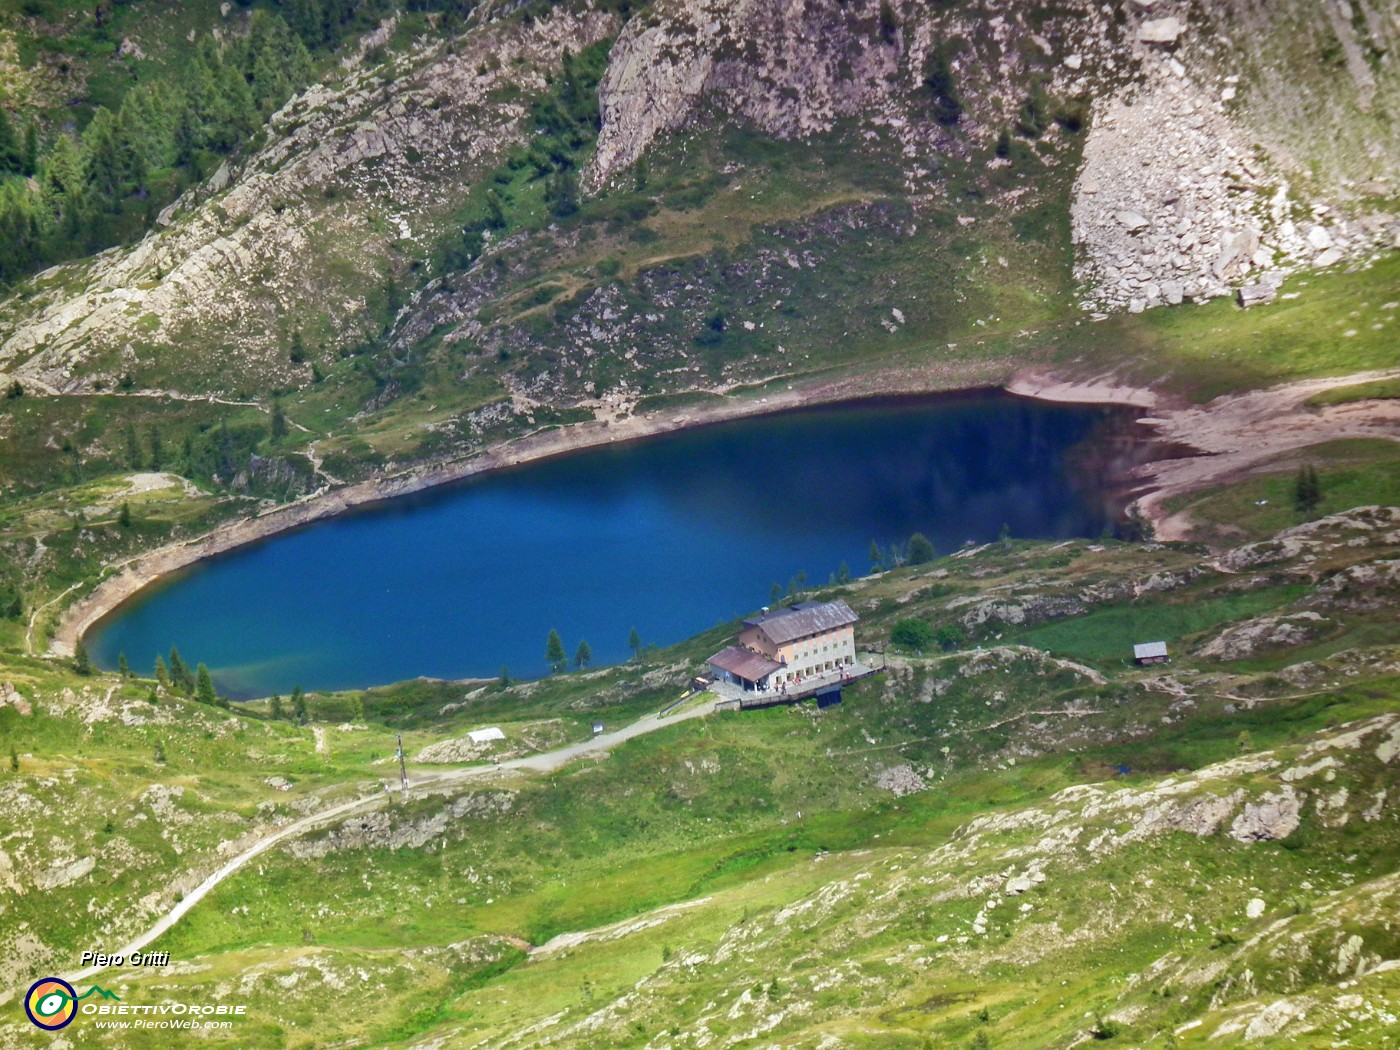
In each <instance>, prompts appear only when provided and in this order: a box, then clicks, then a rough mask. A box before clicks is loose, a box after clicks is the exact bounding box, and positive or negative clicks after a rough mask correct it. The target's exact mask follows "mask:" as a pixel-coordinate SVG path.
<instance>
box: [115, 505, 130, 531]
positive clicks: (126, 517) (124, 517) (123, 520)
mask: <svg viewBox="0 0 1400 1050" xmlns="http://www.w3.org/2000/svg"><path fill="white" fill-rule="evenodd" d="M117 524H118V525H120V526H121V527H122V528H124V529H129V528H131V504H130V503H127V502H126V501H125V500H122V508H121V510H120V511H118V512H117Z"/></svg>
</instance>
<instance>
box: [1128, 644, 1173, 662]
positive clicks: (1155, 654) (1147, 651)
mask: <svg viewBox="0 0 1400 1050" xmlns="http://www.w3.org/2000/svg"><path fill="white" fill-rule="evenodd" d="M1133 661H1134V662H1135V663H1136V664H1137V665H1138V666H1139V667H1147V666H1148V665H1149V664H1164V663H1166V662H1167V643H1166V642H1143V643H1141V644H1139V645H1135V646H1133Z"/></svg>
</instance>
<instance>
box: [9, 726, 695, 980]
mask: <svg viewBox="0 0 1400 1050" xmlns="http://www.w3.org/2000/svg"><path fill="white" fill-rule="evenodd" d="M710 711H711V707H710V706H709V705H703V706H700V707H695V708H692V709H690V710H688V711H682V712H680V713H678V714H674V715H671V716H669V717H666V718H662V717H661V716H659V715H646V716H644V717H643V718H639V719H638V720H637V721H635V722H633V723H631V724H630V725H627V726H624V727H623V728H621V729H618V730H615V731H613V732H611V733H600V734H599V735H597V736H595V737H590V738H589V739H587V740H580V741H579V742H578V743H575V744H569V745H567V746H566V747H561V748H558V749H556V750H554V751H546V752H543V753H541V754H538V755H527V756H525V757H523V758H514V759H511V760H510V761H507V762H501V763H500V764H498V765H489V766H470V767H468V768H466V769H453V770H449V771H447V772H445V773H436V774H431V775H428V776H423V777H419V778H417V779H415V780H412V781H410V790H413V791H417V790H419V789H422V788H428V787H432V788H439V787H443V786H446V785H451V784H458V783H462V782H464V781H468V780H474V779H478V778H481V777H488V776H492V775H494V774H497V773H499V772H501V771H502V770H512V769H518V770H525V771H528V772H535V773H550V772H553V771H554V770H556V769H559V768H561V767H562V766H565V765H567V764H568V763H570V762H572V761H574V760H575V759H578V758H583V757H585V756H588V755H597V754H601V753H606V752H607V751H609V750H610V749H611V748H614V747H616V746H617V745H619V744H621V743H624V742H626V741H628V740H631V739H632V738H633V737H638V736H643V735H645V734H647V733H652V732H655V731H656V730H658V729H663V728H665V727H666V726H670V725H675V724H677V723H679V722H684V721H687V720H688V719H691V718H698V717H700V716H701V715H705V714H709V713H710ZM387 801H388V799H387V798H386V796H385V794H384V792H383V791H382V790H381V789H380V785H379V782H377V781H376V782H375V784H374V794H372V795H367V796H365V797H362V798H357V799H352V800H351V801H349V802H342V803H340V804H338V805H335V806H332V807H330V808H329V809H324V810H321V811H320V812H318V813H313V814H311V815H310V816H307V817H302V818H301V819H300V820H294V821H293V822H292V823H290V824H288V825H287V826H286V827H283V828H279V829H278V830H277V831H274V832H273V833H272V834H270V835H268V836H266V837H265V838H262V839H259V840H258V841H257V842H256V843H254V844H253V845H252V846H250V847H248V848H247V849H246V850H244V851H243V852H242V853H240V854H238V856H236V857H234V858H233V859H232V860H230V861H228V862H227V863H225V864H223V865H222V866H221V867H220V868H219V869H218V870H217V871H215V872H214V873H213V874H212V875H210V876H209V877H208V878H207V879H205V880H204V881H203V882H201V883H200V884H199V885H198V886H197V887H195V889H193V890H192V891H190V892H189V893H187V894H185V896H184V899H183V900H181V901H179V902H178V903H177V904H176V905H175V906H174V907H172V908H171V909H170V910H169V911H167V912H166V913H165V914H164V915H163V916H161V918H160V919H159V920H158V921H157V922H156V924H155V925H154V926H152V927H151V928H150V929H148V930H147V931H146V932H145V933H143V934H141V935H140V936H139V937H136V938H135V939H133V940H132V941H131V942H129V943H128V944H125V945H123V946H122V947H121V948H119V949H117V951H116V952H115V953H114V954H118V955H123V956H130V955H131V954H132V953H133V952H138V951H141V950H142V949H144V948H145V947H146V946H147V945H149V944H151V942H153V941H154V940H156V938H158V937H160V936H161V934H163V933H165V932H166V931H167V930H169V929H170V928H171V927H173V926H174V925H175V924H176V923H177V922H179V921H180V919H181V918H182V917H183V916H184V915H185V913H186V912H188V911H189V910H190V909H191V908H193V907H194V906H195V905H196V904H198V903H199V902H200V901H202V900H203V899H204V898H205V897H206V896H208V895H209V893H210V892H211V891H212V890H213V889H214V887H216V886H218V885H219V883H221V882H223V881H224V880H225V879H227V878H228V877H229V876H230V875H233V874H234V873H235V872H237V871H239V870H240V869H241V868H243V867H245V866H246V865H247V864H248V862H249V861H251V860H253V859H254V858H256V857H259V856H261V855H262V854H264V853H266V852H267V851H268V850H270V849H272V848H273V847H274V846H277V845H280V844H281V843H283V842H286V841H288V840H289V839H294V838H296V837H297V836H299V835H304V834H305V833H306V832H308V831H311V830H313V829H314V828H318V827H321V826H323V825H325V824H329V823H332V822H334V821H337V820H341V819H343V818H345V817H348V816H351V815H353V814H355V813H360V812H363V811H365V810H369V809H376V808H378V807H380V806H383V805H384V804H385V803H386V802H387ZM105 969H106V967H100V966H90V967H88V968H87V969H85V970H78V971H75V972H73V973H68V974H64V980H66V981H68V982H69V983H76V982H78V981H83V980H86V979H87V978H89V977H92V976H94V975H95V974H98V973H101V972H102V971H103V970H105ZM13 994H14V993H13V991H12V992H8V993H6V994H5V995H4V996H3V997H0V1002H5V1001H7V1000H8V999H10V998H11V997H13Z"/></svg>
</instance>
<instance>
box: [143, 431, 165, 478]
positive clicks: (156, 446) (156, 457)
mask: <svg viewBox="0 0 1400 1050" xmlns="http://www.w3.org/2000/svg"><path fill="white" fill-rule="evenodd" d="M146 438H147V440H148V441H149V442H150V443H151V469H152V470H159V469H160V465H161V463H162V462H164V460H165V445H164V443H163V442H162V441H161V439H160V427H158V426H156V425H155V424H154V423H152V424H151V429H150V430H148V431H147V432H146Z"/></svg>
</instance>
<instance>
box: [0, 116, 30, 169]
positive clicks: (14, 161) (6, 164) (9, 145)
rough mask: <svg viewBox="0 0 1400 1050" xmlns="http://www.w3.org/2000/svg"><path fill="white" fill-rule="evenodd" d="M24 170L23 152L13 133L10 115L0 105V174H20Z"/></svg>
mask: <svg viewBox="0 0 1400 1050" xmlns="http://www.w3.org/2000/svg"><path fill="white" fill-rule="evenodd" d="M23 171H24V152H23V150H22V149H21V148H20V144H19V138H18V137H17V136H16V135H15V128H14V125H13V124H11V123H10V115H9V114H8V113H6V112H5V108H4V107H3V106H0V175H14V174H20V173H22V172H23Z"/></svg>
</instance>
